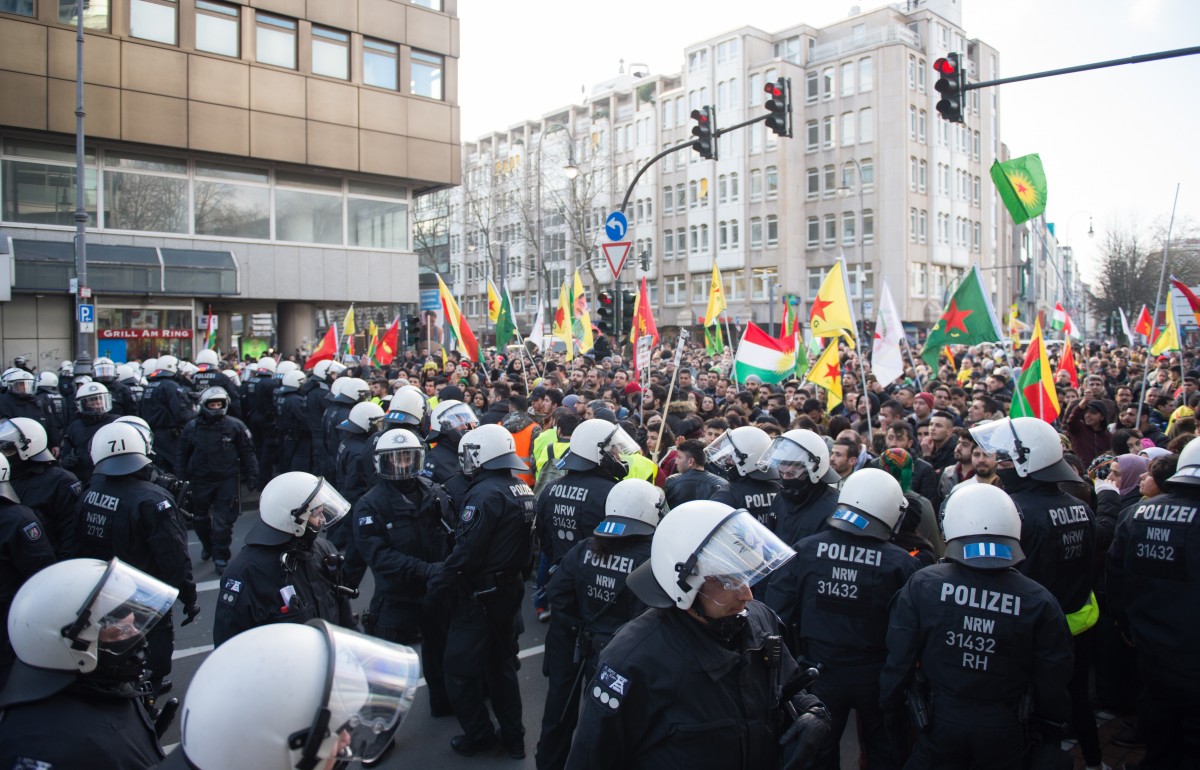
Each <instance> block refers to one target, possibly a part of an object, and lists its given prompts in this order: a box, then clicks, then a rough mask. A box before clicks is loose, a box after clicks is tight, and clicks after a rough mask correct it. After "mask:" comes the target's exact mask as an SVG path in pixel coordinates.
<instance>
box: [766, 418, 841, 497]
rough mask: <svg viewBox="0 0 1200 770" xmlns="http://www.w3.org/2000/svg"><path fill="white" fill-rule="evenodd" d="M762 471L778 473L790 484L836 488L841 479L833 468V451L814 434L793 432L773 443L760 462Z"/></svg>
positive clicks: (790, 431) (785, 434) (810, 432)
mask: <svg viewBox="0 0 1200 770" xmlns="http://www.w3.org/2000/svg"><path fill="white" fill-rule="evenodd" d="M758 467H759V469H760V470H763V471H769V470H772V469H773V470H775V471H776V472H778V473H779V478H780V479H781V480H782V481H783V482H784V484H785V486H786V483H787V482H789V481H793V480H799V479H805V480H807V481H809V482H810V483H813V484H817V483H819V482H825V483H826V484H832V483H834V482H836V481H838V479H840V478H841V477H840V476H838V474H837V471H835V470H833V468H831V467H830V466H829V447H828V446H827V445H826V444H825V440H824V439H822V438H821V437H820V436H818V435H817V434H816V433H813V432H812V431H811V430H805V429H803V428H797V429H795V430H789V431H788V432H787V433H784V434H783V435H782V436H779V437H778V438H776V439H775V440H774V441H772V442H771V446H769V447H768V448H767V449H766V451H764V452H763V454H762V458H761V459H760V460H759V461H758Z"/></svg>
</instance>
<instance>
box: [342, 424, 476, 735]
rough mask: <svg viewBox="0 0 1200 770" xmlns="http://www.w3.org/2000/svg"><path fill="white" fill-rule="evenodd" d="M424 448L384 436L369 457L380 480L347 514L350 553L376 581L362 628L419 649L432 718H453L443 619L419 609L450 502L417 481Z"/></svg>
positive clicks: (398, 433)
mask: <svg viewBox="0 0 1200 770" xmlns="http://www.w3.org/2000/svg"><path fill="white" fill-rule="evenodd" d="M424 455H425V447H424V444H422V443H421V440H420V439H419V438H417V437H416V436H415V435H413V433H412V432H410V431H407V430H402V429H398V428H394V429H392V430H389V431H388V432H387V433H384V434H383V436H382V437H381V438H380V439H379V442H378V443H377V444H376V445H375V450H374V452H373V457H374V463H375V473H376V474H377V475H378V477H379V480H378V481H377V482H376V483H375V484H374V485H373V486H372V487H371V488H370V489H369V490H367V492H366V494H364V495H363V496H362V497H360V498H359V499H358V501H357V502H355V503H354V507H353V508H352V509H351V512H350V519H351V523H352V524H353V529H354V545H355V550H356V551H357V552H358V553H360V554H362V556H363V558H364V559H365V560H366V563H367V565H368V566H370V568H371V573H372V574H373V575H374V576H375V595H374V596H373V597H372V598H371V605H370V609H369V611H368V614H367V617H365V618H364V620H363V629H364V630H365V631H366V632H367V633H369V634H371V635H372V636H377V637H379V638H380V639H384V640H387V641H389V642H401V643H405V644H412V643H414V642H416V641H418V640H419V641H420V642H421V661H422V665H423V667H424V670H425V681H426V683H427V684H428V685H429V705H430V708H431V709H432V711H433V715H434V716H448V715H450V714H453V713H454V710H453V709H452V708H451V706H450V699H449V697H448V696H447V695H446V682H445V679H444V677H443V675H442V659H443V657H445V651H446V626H447V623H448V616H447V613H445V611H444V609H443V608H441V607H428V608H426V609H422V607H421V600H422V599H423V598H425V587H426V585H427V584H428V582H429V578H431V577H432V576H433V574H434V573H435V572H436V571H437V570H438V569H439V568H440V567H441V562H442V560H444V559H445V558H446V554H447V553H448V547H447V546H448V540H447V538H446V520H447V519H448V518H450V497H449V495H447V494H446V493H445V491H444V490H443V489H442V488H441V487H440V486H439V485H437V484H435V483H434V482H432V481H430V480H428V479H426V478H423V477H422V476H421V475H420V472H421V469H422V466H423V461H424Z"/></svg>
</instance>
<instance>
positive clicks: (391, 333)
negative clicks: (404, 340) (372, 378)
mask: <svg viewBox="0 0 1200 770" xmlns="http://www.w3.org/2000/svg"><path fill="white" fill-rule="evenodd" d="M399 349H400V316H396V320H394V321H392V325H391V326H389V327H388V328H387V331H386V332H384V333H383V339H382V340H380V341H379V347H378V348H377V349H376V350H375V360H376V361H378V362H379V365H380V366H387V365H388V364H390V363H391V362H393V361H395V360H396V351H397V350H399Z"/></svg>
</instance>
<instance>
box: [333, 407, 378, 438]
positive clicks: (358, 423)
mask: <svg viewBox="0 0 1200 770" xmlns="http://www.w3.org/2000/svg"><path fill="white" fill-rule="evenodd" d="M382 420H383V407H382V406H380V405H379V404H376V403H375V402H374V401H364V402H362V403H361V404H355V405H354V408H352V409H351V410H350V414H349V415H348V416H347V417H346V419H345V420H342V422H341V423H340V424H339V425H338V426H337V429H338V430H344V431H346V432H347V433H361V434H367V433H371V432H373V431H374V430H375V429H376V428H377V427H378V426H379V423H380V422H382Z"/></svg>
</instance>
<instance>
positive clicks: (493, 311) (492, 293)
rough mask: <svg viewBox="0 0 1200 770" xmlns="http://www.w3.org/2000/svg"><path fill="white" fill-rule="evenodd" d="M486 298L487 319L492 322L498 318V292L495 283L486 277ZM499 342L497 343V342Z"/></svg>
mask: <svg viewBox="0 0 1200 770" xmlns="http://www.w3.org/2000/svg"><path fill="white" fill-rule="evenodd" d="M487 299H488V320H489V321H491V322H492V323H493V324H494V323H496V322H497V321H499V320H500V304H501V301H500V292H498V291H496V284H494V283H492V279H491V278H489V279H487ZM497 344H499V343H497Z"/></svg>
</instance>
